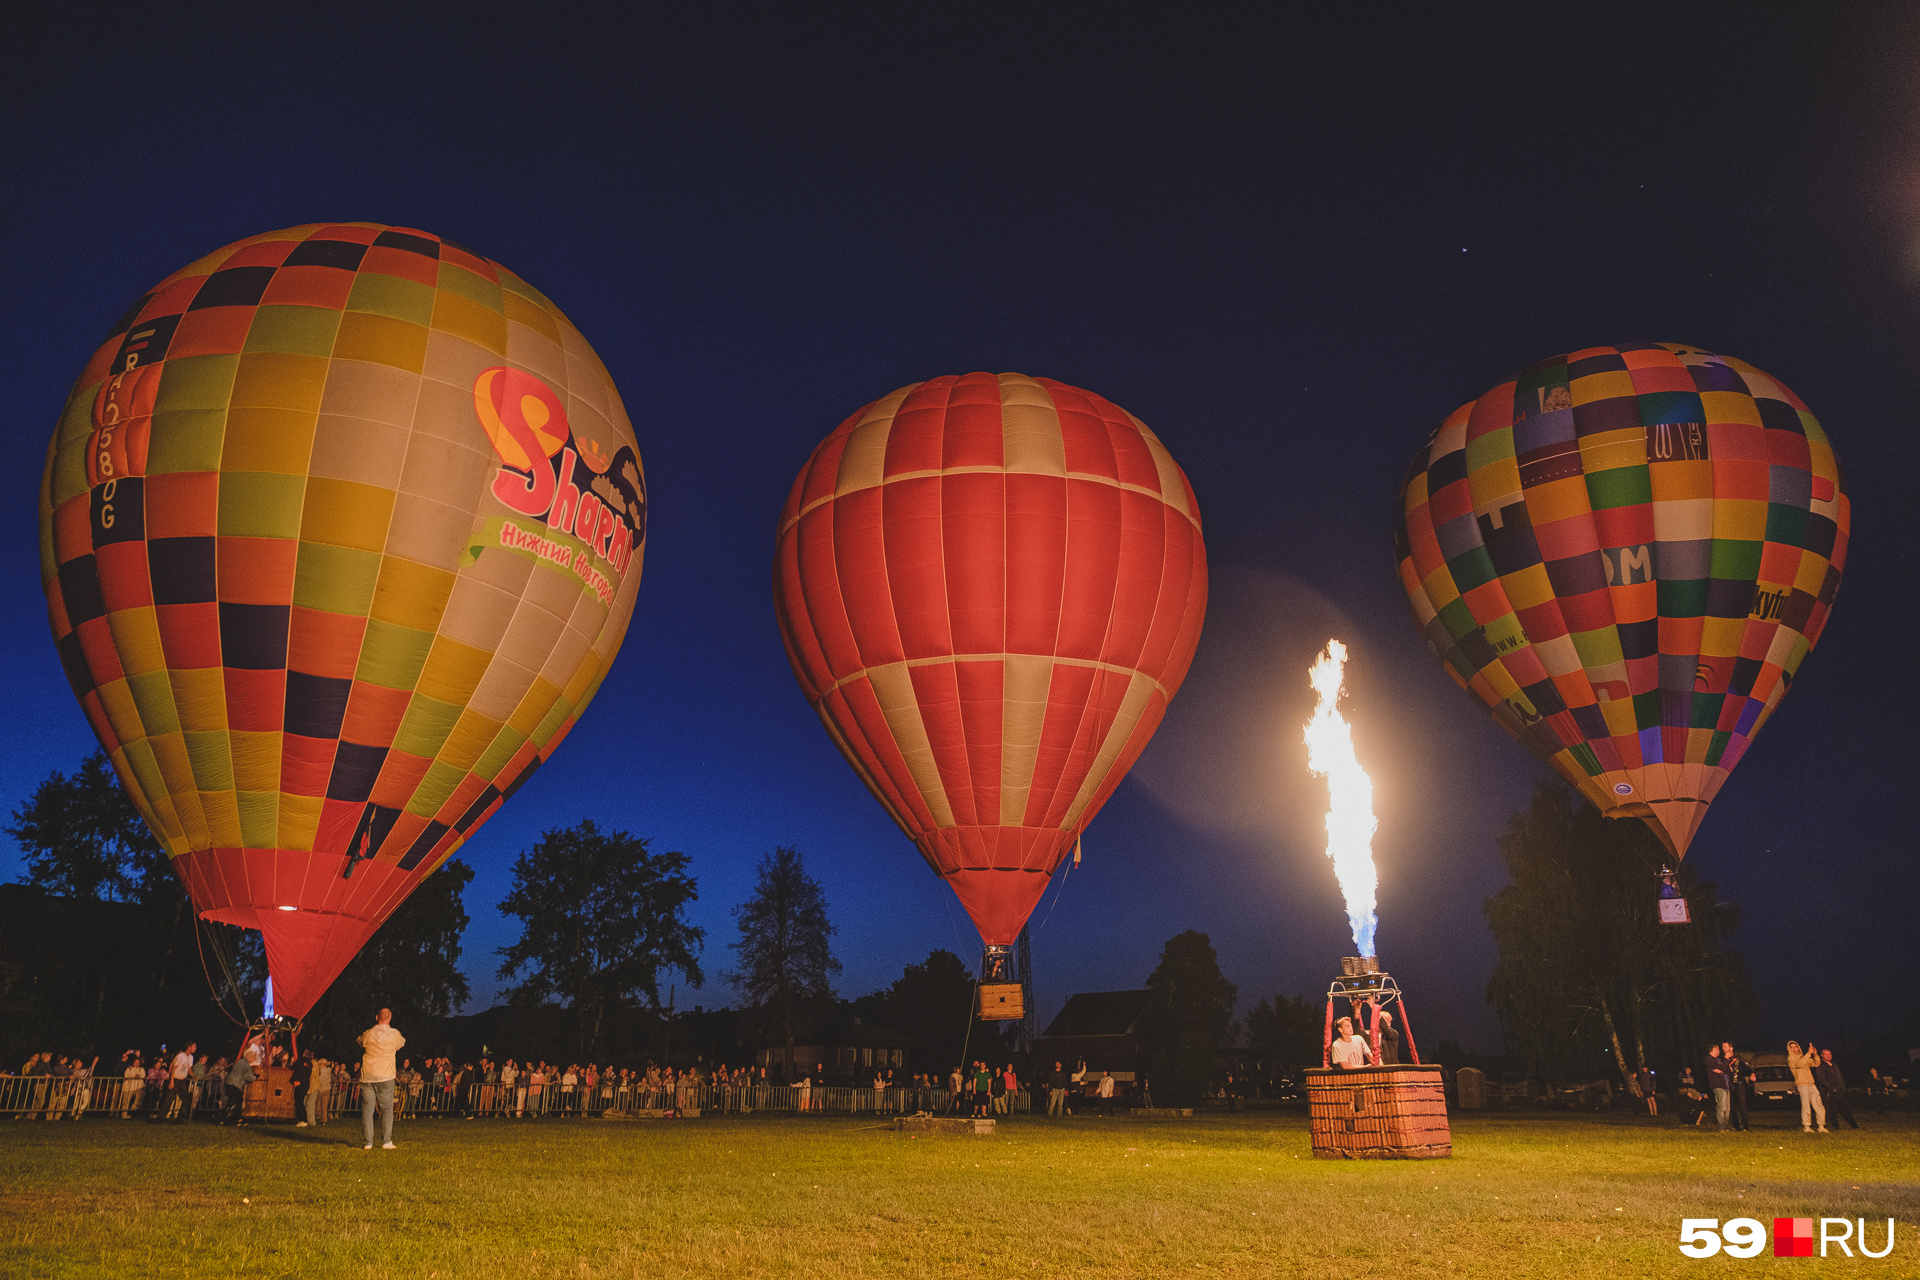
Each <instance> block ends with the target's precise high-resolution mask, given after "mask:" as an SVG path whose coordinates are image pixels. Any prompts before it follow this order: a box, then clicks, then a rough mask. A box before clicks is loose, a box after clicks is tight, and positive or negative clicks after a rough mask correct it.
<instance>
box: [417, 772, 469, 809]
mask: <svg viewBox="0 0 1920 1280" xmlns="http://www.w3.org/2000/svg"><path fill="white" fill-rule="evenodd" d="M466 776H467V771H466V770H465V769H456V768H454V767H453V766H452V765H450V764H446V763H444V762H439V761H436V762H435V763H434V764H433V766H432V767H431V768H429V769H428V770H427V776H426V777H424V778H422V779H420V785H419V786H417V787H415V788H414V791H413V796H412V798H411V799H409V800H408V801H407V807H406V811H407V812H408V813H411V814H416V815H418V816H419V817H422V818H432V817H434V816H436V815H437V814H438V813H439V812H440V806H441V805H443V804H445V803H446V802H447V797H448V796H450V795H452V794H453V791H454V788H455V787H458V786H459V785H460V783H461V781H462V780H463V779H464V778H465V777H466Z"/></svg>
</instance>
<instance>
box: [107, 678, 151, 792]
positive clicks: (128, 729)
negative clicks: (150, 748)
mask: <svg viewBox="0 0 1920 1280" xmlns="http://www.w3.org/2000/svg"><path fill="white" fill-rule="evenodd" d="M94 692H96V693H98V694H99V695H100V706H101V709H102V710H104V711H105V712H106V713H107V723H108V724H110V725H112V726H113V736H114V737H116V738H118V739H120V742H121V745H122V746H124V747H125V748H127V749H128V750H132V749H133V744H134V743H136V742H139V741H141V740H142V739H144V738H145V737H146V736H147V726H146V722H145V721H144V720H142V719H141V718H140V708H139V707H138V706H137V705H136V704H135V703H134V700H133V691H132V690H131V689H129V688H127V682H126V681H125V680H114V681H111V682H109V683H107V684H103V685H101V686H100V687H99V688H98V689H96V690H95V691H94ZM142 785H145V784H144V783H143V784H142Z"/></svg>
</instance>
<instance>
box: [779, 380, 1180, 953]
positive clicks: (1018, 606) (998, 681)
mask: <svg viewBox="0 0 1920 1280" xmlns="http://www.w3.org/2000/svg"><path fill="white" fill-rule="evenodd" d="M1206 589H1207V566H1206V551H1205V546H1204V544H1203V542H1202V540H1201V532H1200V513H1199V507H1198V505H1197V504H1196V503H1195V501H1194V497H1193V490H1192V489H1191V487H1190V486H1189V485H1188V484H1187V479H1186V476H1185V474H1184V473H1182V472H1181V470H1180V468H1179V467H1178V466H1177V465H1176V464H1175V463H1174V461H1173V459H1172V457H1171V456H1169V455H1168V453H1167V451H1166V449H1165V448H1164V447H1163V446H1162V445H1161V443H1160V441H1159V440H1158V439H1157V438H1155V436H1154V434H1153V433H1152V432H1151V431H1149V430H1148V429H1147V428H1146V427H1145V426H1144V425H1142V424H1141V423H1140V422H1139V421H1138V420H1137V419H1135V418H1134V417H1133V416H1132V415H1130V414H1128V413H1127V412H1126V411H1125V410H1123V409H1120V408H1118V407H1116V406H1114V405H1112V404H1109V403H1108V402H1107V401H1105V400H1103V399H1101V398H1100V397H1099V396H1097V395H1093V394H1091V393H1089V392H1086V391H1080V390H1077V389H1075V388H1073V387H1069V386H1066V385H1064V384H1062V383H1058V382H1053V381H1049V380H1047V379H1044V378H1028V377H1025V376H1023V375H1021V374H1013V373H1008V374H1001V375H998V376H995V375H993V374H986V373H973V374H968V375H966V376H964V377H945V378H935V379H933V380H932V381H929V382H922V383H917V384H915V385H912V386H908V387H902V388H901V389H900V390H898V391H896V392H894V393H893V394H892V395H890V396H887V397H886V398H884V399H881V400H877V401H875V402H874V403H873V404H871V405H868V406H867V407H866V408H865V409H862V410H861V411H860V412H858V413H856V414H854V415H853V416H852V417H851V418H848V419H847V420H846V421H845V422H844V423H842V424H841V425H840V427H839V428H838V429H837V430H836V431H834V432H833V434H832V435H830V436H828V437H827V439H826V440H825V441H824V442H823V443H822V444H821V445H820V447H819V448H817V449H815V450H814V453H813V457H812V458H811V459H810V460H809V461H808V463H807V465H806V466H805V467H804V468H803V469H802V470H801V472H800V477H799V479H798V480H797V481H796V482H795V484H794V487H793V492H792V495H791V496H790V497H789V498H788V500H787V506H786V511H785V513H784V514H783V516H782V517H781V521H780V534H779V544H778V552H777V555H776V558H775V566H774V597H775V603H776V605H777V607H778V610H779V616H780V626H781V632H782V634H783V636H784V637H785V640H786V645H787V655H788V657H789V658H790V659H791V660H792V663H793V669H794V673H795V675H796V676H797V677H798V678H799V680H800V685H801V688H802V689H803V690H804V691H805V693H806V695H807V698H808V700H809V701H810V702H812V704H813V706H814V709H815V710H816V711H818V712H819V714H820V719H821V721H822V723H824V724H825V725H826V727H827V732H828V733H829V734H830V735H831V736H832V737H833V740H834V743H835V744H836V745H837V746H838V747H839V748H840V750H841V753H842V754H844V755H845V756H846V757H847V760H848V761H849V762H850V763H851V764H852V765H853V767H854V769H855V771H856V772H858V773H859V775H860V777H861V779H862V780H863V781H864V782H865V783H866V784H867V787H868V789H869V790H871V791H872V792H873V794H874V796H875V797H876V798H878V799H879V801H880V803H881V804H882V805H884V806H885V807H886V809H887V812H888V813H889V814H891V815H892V816H893V819H894V821H895V822H897V823H899V824H900V828H901V830H903V831H905V832H906V833H907V834H908V835H909V836H911V837H912V838H913V840H914V842H915V843H916V844H917V845H918V846H919V847H920V851H921V853H922V854H923V855H924V856H925V858H926V860H927V862H928V863H929V864H930V865H931V866H932V867H933V869H934V870H935V871H936V872H938V873H939V874H940V875H941V876H943V877H945V878H946V880H947V882H948V884H950V885H951V886H952V887H953V889H954V892H955V893H957V894H958V895H959V897H960V900H961V902H962V904H964V905H965V907H966V908H967V911H968V914H969V915H971V916H972V918H973V921H974V923H975V925H976V926H977V927H978V928H979V930H980V934H981V936H982V937H983V938H984V939H985V940H986V941H987V942H988V943H993V944H1002V943H1011V942H1012V941H1013V940H1014V938H1015V936H1016V935H1017V934H1018V933H1019V932H1020V927H1021V925H1022V924H1023V923H1025V921H1026V919H1027V916H1028V915H1029V914H1030V913H1031V912H1032V910H1033V906H1034V903H1035V902H1036V901H1037V899H1038V897H1039V895H1040V893H1041V891H1042V890H1043V889H1044V888H1045V887H1046V883H1047V877H1048V875H1049V874H1051V873H1052V872H1053V870H1054V869H1055V868H1056V867H1058V866H1059V864H1060V860H1061V858H1062V857H1064V856H1065V855H1066V853H1067V852H1068V851H1070V850H1071V849H1072V848H1073V846H1074V842H1075V840H1076V839H1078V838H1079V835H1080V833H1081V831H1082V830H1083V829H1084V828H1085V827H1086V825H1087V823H1088V822H1089V821H1091V820H1092V818H1093V816H1094V814H1095V813H1097V812H1098V811H1099V809H1100V806H1101V805H1102V804H1103V803H1105V801H1106V798H1107V796H1108V795H1109V794H1111V793H1112V791H1113V789H1114V787H1116V786H1117V785H1119V782H1120V779H1121V778H1122V777H1123V776H1125V774H1126V771H1127V769H1128V768H1129V767H1131V765H1132V764H1133V761H1134V759H1135V758H1136V757H1137V756H1138V755H1139V754H1140V750H1141V748H1142V747H1144V746H1145V745H1146V742H1147V739H1148V738H1150V737H1152V735H1153V731H1154V729H1155V728H1156V727H1157V726H1158V725H1159V723H1160V718H1161V716H1162V715H1163V714H1164V713H1165V711H1166V707H1167V702H1168V700H1169V699H1170V698H1172V697H1173V695H1174V693H1175V691H1177V690H1178V689H1179V687H1180V682H1181V681H1182V680H1183V679H1184V678H1185V677H1186V672H1187V667H1188V664H1189V663H1190V662H1191V661H1192V660H1193V650H1194V645H1195V644H1196V643H1197V642H1198V641H1199V638H1200V624H1201V619H1202V617H1203V615H1204V614H1205V611H1206Z"/></svg>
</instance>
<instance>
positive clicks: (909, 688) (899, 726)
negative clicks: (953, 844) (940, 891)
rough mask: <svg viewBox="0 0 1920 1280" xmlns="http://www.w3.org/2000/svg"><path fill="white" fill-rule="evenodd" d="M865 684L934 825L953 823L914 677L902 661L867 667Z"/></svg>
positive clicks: (951, 824)
mask: <svg viewBox="0 0 1920 1280" xmlns="http://www.w3.org/2000/svg"><path fill="white" fill-rule="evenodd" d="M866 677H867V683H868V684H869V685H871V686H872V688H873V696H874V698H875V699H876V700H877V701H878V702H879V704H880V712H881V714H882V715H884V716H886V718H887V728H888V729H889V731H891V732H892V734H893V740H894V742H895V744H896V745H898V747H899V749H900V755H901V757H902V758H903V759H904V760H905V761H906V766H907V772H908V773H909V774H910V775H912V776H911V785H912V786H913V787H914V788H915V789H917V790H918V791H919V792H920V798H921V799H922V800H924V801H926V805H927V808H928V809H929V810H931V811H932V814H933V821H934V825H935V826H939V827H951V826H953V825H955V819H954V816H953V802H952V801H950V800H949V799H947V788H946V784H945V783H944V782H943V781H941V778H940V766H939V762H938V761H937V760H935V759H934V755H933V743H932V741H931V739H930V738H929V737H928V736H927V725H926V721H924V720H923V719H921V717H920V701H919V699H918V698H917V697H916V696H915V695H914V692H913V676H912V674H911V673H910V672H909V671H908V670H907V664H906V663H904V662H890V663H887V664H885V665H884V666H878V667H869V668H868V669H867V671H866Z"/></svg>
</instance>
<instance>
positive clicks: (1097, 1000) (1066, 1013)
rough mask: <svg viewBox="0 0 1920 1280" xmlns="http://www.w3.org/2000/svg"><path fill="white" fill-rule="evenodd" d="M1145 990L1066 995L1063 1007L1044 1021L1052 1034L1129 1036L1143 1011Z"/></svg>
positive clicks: (1145, 1002) (1145, 1005)
mask: <svg viewBox="0 0 1920 1280" xmlns="http://www.w3.org/2000/svg"><path fill="white" fill-rule="evenodd" d="M1147 996H1148V993H1147V992H1146V991H1145V990H1141V991H1082V992H1080V993H1078V994H1077V995H1071V996H1068V997H1067V1004H1066V1007H1065V1008H1064V1009H1062V1010H1060V1013H1059V1015H1058V1016H1056V1017H1055V1018H1054V1020H1053V1021H1052V1022H1050V1023H1048V1024H1047V1031H1046V1034H1047V1035H1048V1036H1049V1037H1056V1036H1129V1035H1134V1034H1136V1033H1137V1032H1138V1029H1139V1023H1140V1015H1141V1014H1143V1013H1145V1012H1146V1008H1147Z"/></svg>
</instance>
